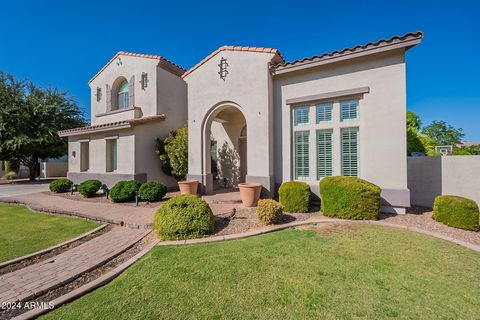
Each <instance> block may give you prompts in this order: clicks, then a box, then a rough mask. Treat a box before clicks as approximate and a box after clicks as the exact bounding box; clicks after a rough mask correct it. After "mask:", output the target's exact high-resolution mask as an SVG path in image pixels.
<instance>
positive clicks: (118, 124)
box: [58, 114, 165, 137]
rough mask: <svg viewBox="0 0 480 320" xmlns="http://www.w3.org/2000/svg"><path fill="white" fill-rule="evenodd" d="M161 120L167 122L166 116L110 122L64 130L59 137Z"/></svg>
mask: <svg viewBox="0 0 480 320" xmlns="http://www.w3.org/2000/svg"><path fill="white" fill-rule="evenodd" d="M159 120H165V115H164V114H160V115H156V116H147V117H142V118H136V119H129V120H121V121H115V122H110V123H103V124H97V125H93V126H85V127H79V128H73V129H68V130H62V131H58V135H59V136H61V137H62V136H69V135H74V134H77V133H78V134H82V133H84V132H89V131H96V130H98V129H110V128H111V129H115V128H117V127H123V126H126V127H131V126H135V125H139V124H143V123H147V122H153V121H159Z"/></svg>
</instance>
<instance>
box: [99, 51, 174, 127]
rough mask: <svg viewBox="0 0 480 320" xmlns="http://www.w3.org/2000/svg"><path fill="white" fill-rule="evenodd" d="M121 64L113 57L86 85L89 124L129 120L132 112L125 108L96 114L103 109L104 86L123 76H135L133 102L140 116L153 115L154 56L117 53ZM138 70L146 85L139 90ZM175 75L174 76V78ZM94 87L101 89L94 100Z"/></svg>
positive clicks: (155, 70)
mask: <svg viewBox="0 0 480 320" xmlns="http://www.w3.org/2000/svg"><path fill="white" fill-rule="evenodd" d="M120 59H121V64H118V63H117V62H118V61H117V60H115V61H113V62H112V63H110V64H109V65H108V66H107V67H106V68H105V69H104V70H103V71H102V72H101V73H100V74H99V75H98V76H97V77H96V78H95V79H94V80H93V81H92V82H91V83H90V84H89V85H90V92H91V124H92V125H95V124H102V123H109V122H115V121H119V120H127V119H132V118H133V117H132V115H133V113H132V112H131V111H129V110H126V111H124V112H120V113H114V114H111V115H104V116H101V117H97V116H96V115H98V114H103V113H105V112H107V90H106V86H107V85H109V86H110V87H112V86H113V84H114V82H115V80H117V79H118V78H119V77H124V78H125V79H126V80H127V82H128V81H130V79H131V77H132V76H134V77H135V89H134V91H135V103H134V105H135V106H136V107H139V108H141V115H143V116H148V115H156V114H157V89H156V85H155V84H156V83H157V64H158V60H156V59H146V58H139V57H132V56H123V55H121V56H120ZM142 72H146V73H147V74H148V80H149V82H148V86H147V88H146V89H145V90H142V89H141V86H140V80H141V75H142ZM177 78H178V77H177ZM97 87H100V88H101V89H102V98H101V100H100V101H97V97H96V96H95V94H96V93H97Z"/></svg>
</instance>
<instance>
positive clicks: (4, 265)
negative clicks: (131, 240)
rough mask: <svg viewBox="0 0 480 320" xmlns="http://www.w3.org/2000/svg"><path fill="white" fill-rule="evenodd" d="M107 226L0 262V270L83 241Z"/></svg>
mask: <svg viewBox="0 0 480 320" xmlns="http://www.w3.org/2000/svg"><path fill="white" fill-rule="evenodd" d="M107 226H108V224H102V225H100V226H98V227H96V228H95V229H93V230H90V231H88V232H86V233H84V234H81V235H79V236H78V237H76V238H73V239H70V240H67V241H64V242H62V243H59V244H56V245H54V246H52V247H48V248H46V249H42V250H40V251H36V252H33V253H30V254H27V255H24V256H21V257H18V258H14V259H11V260H8V261H5V262H2V263H0V268H4V267H6V266H9V265H11V264H14V263H18V262H21V261H23V260H25V259H30V258H33V257H36V256H39V255H42V254H45V253H49V252H51V251H53V250H55V249H58V248H60V247H63V246H65V245H68V244H70V243H73V242H75V241H78V240H81V239H83V238H85V237H87V236H89V235H91V234H93V233H95V232H97V231H100V230H103V229H104V228H106V227H107Z"/></svg>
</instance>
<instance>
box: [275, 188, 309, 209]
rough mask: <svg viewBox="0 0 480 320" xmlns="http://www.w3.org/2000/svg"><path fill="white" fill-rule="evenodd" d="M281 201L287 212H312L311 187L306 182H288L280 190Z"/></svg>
mask: <svg viewBox="0 0 480 320" xmlns="http://www.w3.org/2000/svg"><path fill="white" fill-rule="evenodd" d="M278 195H279V199H278V200H279V201H280V203H281V204H282V205H283V207H284V209H285V211H286V212H299V213H300V212H309V211H310V186H309V185H308V184H307V183H305V182H299V181H288V182H284V183H282V185H281V186H280V188H279V189H278Z"/></svg>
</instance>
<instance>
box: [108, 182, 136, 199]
mask: <svg viewBox="0 0 480 320" xmlns="http://www.w3.org/2000/svg"><path fill="white" fill-rule="evenodd" d="M140 186H141V183H140V182H138V181H135V180H123V181H119V182H117V183H116V184H115V185H114V186H113V188H112V189H110V192H109V195H110V199H111V200H112V202H128V201H132V200H135V192H136V191H138V189H140Z"/></svg>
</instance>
